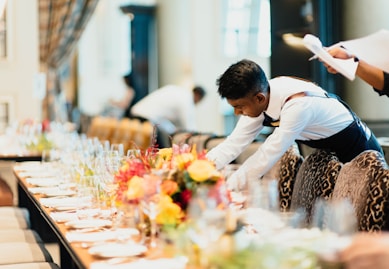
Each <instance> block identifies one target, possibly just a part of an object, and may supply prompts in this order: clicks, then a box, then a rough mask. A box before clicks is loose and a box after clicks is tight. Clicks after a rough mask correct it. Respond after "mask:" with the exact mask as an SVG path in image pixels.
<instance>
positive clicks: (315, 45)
mask: <svg viewBox="0 0 389 269" xmlns="http://www.w3.org/2000/svg"><path fill="white" fill-rule="evenodd" d="M303 42H304V45H305V46H306V47H307V48H308V49H309V50H310V51H312V52H313V53H314V54H315V55H316V56H317V57H319V58H320V59H321V60H322V61H323V62H325V63H327V64H328V65H330V66H331V67H332V68H334V69H336V70H337V71H338V72H339V73H341V74H342V75H344V76H345V77H346V78H348V79H349V80H354V79H355V72H356V70H357V67H358V63H356V62H354V60H353V59H347V60H344V59H336V58H334V57H332V56H331V55H330V54H329V53H328V52H327V50H326V49H325V48H323V45H322V43H321V41H320V40H319V39H318V38H317V37H316V36H314V35H311V34H307V35H305V36H304V39H303Z"/></svg>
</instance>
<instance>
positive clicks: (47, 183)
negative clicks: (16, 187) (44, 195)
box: [26, 177, 61, 187]
mask: <svg viewBox="0 0 389 269" xmlns="http://www.w3.org/2000/svg"><path fill="white" fill-rule="evenodd" d="M26 182H27V183H28V184H31V185H34V186H39V187H52V186H58V185H59V184H60V183H61V180H60V179H59V178H58V177H30V178H27V179H26Z"/></svg>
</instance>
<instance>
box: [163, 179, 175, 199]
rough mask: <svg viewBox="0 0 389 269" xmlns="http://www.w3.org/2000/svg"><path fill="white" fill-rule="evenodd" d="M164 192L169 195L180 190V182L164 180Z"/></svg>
mask: <svg viewBox="0 0 389 269" xmlns="http://www.w3.org/2000/svg"><path fill="white" fill-rule="evenodd" d="M161 189H162V192H163V193H165V194H167V195H173V194H175V193H176V192H177V191H178V184H177V182H175V181H173V180H169V179H167V180H164V181H163V182H162V185H161Z"/></svg>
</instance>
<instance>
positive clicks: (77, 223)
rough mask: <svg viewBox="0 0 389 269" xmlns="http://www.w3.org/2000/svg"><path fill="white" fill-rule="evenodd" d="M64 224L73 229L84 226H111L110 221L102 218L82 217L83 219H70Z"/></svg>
mask: <svg viewBox="0 0 389 269" xmlns="http://www.w3.org/2000/svg"><path fill="white" fill-rule="evenodd" d="M65 225H66V226H68V227H71V228H74V229H84V228H102V227H110V226H112V221H110V220H104V219H83V220H72V221H69V222H66V223H65Z"/></svg>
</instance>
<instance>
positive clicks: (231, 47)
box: [222, 0, 271, 57]
mask: <svg viewBox="0 0 389 269" xmlns="http://www.w3.org/2000/svg"><path fill="white" fill-rule="evenodd" d="M222 8H223V24H222V25H223V28H222V46H223V47H222V51H223V54H224V55H225V56H227V57H236V56H241V55H250V56H260V57H269V56H270V51H271V49H270V45H271V41H270V2H269V0H223V1H222Z"/></svg>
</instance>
